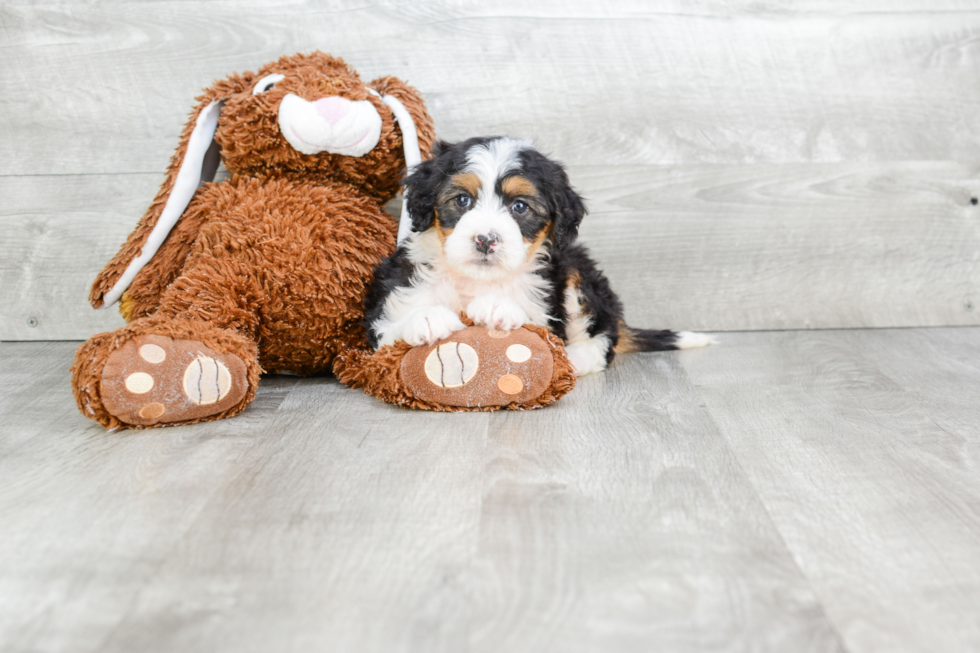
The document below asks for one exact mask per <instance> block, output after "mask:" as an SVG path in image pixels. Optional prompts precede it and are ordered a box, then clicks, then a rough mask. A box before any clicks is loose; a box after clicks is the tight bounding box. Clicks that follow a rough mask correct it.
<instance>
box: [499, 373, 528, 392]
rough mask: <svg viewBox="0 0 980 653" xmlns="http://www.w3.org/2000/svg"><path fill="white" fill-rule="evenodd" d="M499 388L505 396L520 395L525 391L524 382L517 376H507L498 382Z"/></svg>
mask: <svg viewBox="0 0 980 653" xmlns="http://www.w3.org/2000/svg"><path fill="white" fill-rule="evenodd" d="M497 387H498V388H500V391H501V392H503V393H504V394H505V395H519V394H520V393H521V391H522V390H523V389H524V382H523V381H521V377H519V376H517V375H516V374H505V375H503V376H502V377H500V379H498V380H497Z"/></svg>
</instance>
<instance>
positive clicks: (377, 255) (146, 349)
mask: <svg viewBox="0 0 980 653" xmlns="http://www.w3.org/2000/svg"><path fill="white" fill-rule="evenodd" d="M198 100H199V104H198V106H197V107H196V108H195V109H194V111H193V112H192V114H191V117H190V120H189V122H188V124H187V126H186V127H185V128H184V131H183V134H182V136H181V142H180V146H179V147H178V148H177V152H176V154H175V155H174V157H173V158H172V160H171V162H170V167H169V170H168V172H167V176H166V180H165V181H164V183H163V186H162V187H161V189H160V191H159V193H158V194H157V196H156V198H155V199H154V201H153V203H152V204H151V205H150V208H149V209H148V210H147V212H146V214H145V215H144V216H143V218H142V219H141V220H140V221H139V223H138V225H137V227H136V229H135V230H134V231H133V233H132V234H130V236H129V238H128V240H127V241H126V243H125V244H124V245H123V246H122V248H121V249H120V251H119V253H118V254H117V255H116V256H115V258H113V259H112V261H110V262H109V264H108V265H107V266H106V268H105V269H104V270H103V271H102V272H101V273H100V274H99V276H98V278H97V279H96V281H95V284H94V286H93V288H92V293H91V296H90V301H91V302H92V304H93V305H94V306H95V307H101V306H109V305H111V304H113V303H114V302H115V301H117V300H118V301H120V312H121V313H122V315H123V316H124V317H125V318H126V320H127V321H128V322H129V323H128V325H127V326H125V327H122V328H120V329H117V330H115V331H112V332H109V333H103V334H99V335H96V336H93V337H92V338H90V339H89V340H88V341H87V342H85V343H84V344H82V345H81V347H79V349H78V351H77V353H76V355H75V363H74V365H73V366H72V383H73V389H74V393H75V398H76V401H77V402H78V406H79V409H80V410H81V411H82V413H83V414H84V415H86V416H87V417H90V418H91V419H94V420H96V421H97V422H99V423H100V424H102V425H103V426H105V427H106V428H110V429H112V428H121V427H130V428H134V427H135V428H139V427H145V426H154V425H160V424H175V423H189V422H198V421H203V420H211V419H217V418H221V417H227V416H230V415H234V414H237V413H239V412H241V411H242V410H244V408H245V407H246V406H247V405H248V404H249V402H251V400H252V398H253V397H254V396H255V391H256V388H257V386H258V382H259V376H260V374H261V373H262V372H263V370H270V371H291V372H295V373H298V374H313V373H316V372H321V371H329V370H331V369H333V367H334V361H335V359H337V356H338V354H343V355H344V359H343V361H344V364H343V365H342V366H341V367H342V370H341V369H340V368H338V376H339V377H340V378H341V380H343V381H345V382H347V383H348V384H351V385H356V386H361V387H365V389H366V390H367V391H369V392H371V393H372V394H375V395H377V396H379V397H381V398H383V399H386V400H388V401H392V402H396V403H401V404H407V405H411V406H415V407H420V408H430V409H437V410H438V409H447V408H446V407H447V406H451V405H452V404H454V403H455V404H456V405H457V406H459V407H462V408H463V409H466V407H467V406H469V405H470V404H472V402H473V393H472V392H470V393H469V394H468V395H467V396H466V397H464V398H463V399H459V398H458V397H454V396H452V393H450V396H448V397H447V396H446V395H445V394H444V393H443V394H439V393H440V392H443V391H444V389H443V388H437V389H436V390H437V392H436V394H435V395H432V393H431V392H429V393H428V394H427V387H426V384H428V385H431V383H429V382H428V381H425V382H423V383H422V384H421V385H419V384H418V383H417V380H418V379H417V377H418V376H419V373H420V370H422V369H423V368H424V360H421V359H420V360H419V361H415V358H418V356H419V354H416V355H415V356H414V357H412V356H406V355H407V354H410V353H411V348H410V347H408V346H407V345H404V346H401V347H399V346H396V347H386V348H383V349H382V350H379V351H378V352H374V351H372V350H370V349H368V347H367V344H366V337H365V332H364V327H363V326H362V324H361V322H362V320H363V318H364V305H363V304H364V296H365V292H366V287H367V284H368V283H369V281H370V278H371V274H372V270H373V268H374V267H375V265H376V264H377V263H378V262H380V261H381V259H382V258H383V257H385V256H387V255H389V254H390V253H391V252H393V251H394V249H395V240H396V233H397V231H398V225H397V223H396V221H395V220H393V219H392V218H391V217H390V216H389V215H388V214H387V213H385V212H384V210H383V208H382V207H383V205H384V203H385V202H386V201H388V200H389V199H391V198H392V197H394V195H395V193H396V192H397V190H398V185H399V180H400V178H401V175H402V174H403V172H404V170H405V168H406V155H407V154H408V155H409V156H411V155H410V152H411V151H412V148H411V147H406V145H411V143H412V142H414V141H415V140H416V138H417V149H416V150H415V152H416V154H415V156H416V157H417V156H426V155H427V154H428V152H429V151H430V148H431V146H432V142H433V124H432V119H431V117H430V116H429V114H428V113H427V111H426V108H425V105H424V103H423V101H422V98H421V96H420V95H419V93H418V92H417V91H416V90H415V89H413V88H411V87H410V86H408V85H406V84H404V83H403V82H401V81H399V80H398V79H395V78H393V77H383V78H380V79H377V80H375V81H373V82H371V83H370V84H365V83H363V82H362V81H361V79H360V78H359V77H358V75H357V73H356V72H355V71H354V70H353V69H351V68H350V67H349V66H348V65H347V64H346V63H344V61H343V60H342V59H339V58H336V57H332V56H330V55H327V54H323V53H320V52H315V53H313V54H309V55H293V56H288V57H283V58H281V59H279V60H278V61H276V62H274V63H271V64H268V65H266V66H264V67H263V68H261V69H260V70H259V71H258V72H257V73H254V74H253V73H246V74H242V75H237V74H236V75H232V76H231V77H229V78H227V79H225V80H222V81H218V82H216V83H215V84H214V85H213V86H211V87H210V88H209V89H208V90H207V91H205V93H204V95H203V96H201V97H200V98H198ZM220 161H224V163H225V166H226V167H227V169H228V171H229V172H230V173H231V178H230V180H229V181H227V182H222V183H209V182H210V180H211V179H213V178H214V174H215V172H216V170H217V167H218V164H219V162H220ZM415 162H416V161H408V164H409V165H410V164H413V163H415ZM528 333H532V332H531V331H528ZM535 337H536V338H537V339H536V340H535V343H534V345H535V351H536V352H537V353H538V354H540V356H539V358H540V359H541V360H540V361H538V359H535V360H534V361H532V362H531V364H529V365H530V367H529V366H528V365H525V367H528V370H526V372H525V373H526V375H528V378H531V377H534V378H537V379H539V382H538V383H537V385H542V383H543V385H542V387H539V388H536V390H535V392H536V393H537V394H536V395H535V396H534V397H525V396H524V394H527V393H524V394H520V395H514V396H509V395H508V396H507V398H508V400H509V401H510V404H512V405H510V406H508V407H534V406H537V405H544V404H546V403H551V402H553V401H555V400H557V398H558V397H560V396H561V395H563V394H564V393H565V392H567V391H568V390H569V389H570V388H571V386H572V384H573V383H574V378H573V377H572V375H571V371H570V365H569V364H568V362H567V360H566V358H565V356H564V352H563V349H562V346H561V343H560V341H557V340H556V339H554V338H553V337H551V338H549V337H548V335H547V334H543V335H540V337H539V336H535ZM477 341H479V342H477ZM480 343H483V344H480ZM403 344H404V343H397V345H403ZM474 344H476V346H477V347H478V348H480V349H486V347H487V346H489V349H488V350H487V351H489V352H490V353H489V354H488V355H485V356H484V360H485V362H487V363H490V362H492V359H493V358H494V356H495V355H496V354H494V352H495V351H496V349H495V347H496V345H494V343H493V342H492V338H490V337H489V336H487V335H486V330H485V329H481V330H480V334H479V337H477V338H476V340H475V341H474ZM496 348H497V349H499V347H496ZM403 357H404V361H403ZM498 358H499V356H498ZM549 358H550V359H551V360H544V359H549ZM337 360H338V362H339V360H340V359H337ZM413 361H415V362H414V363H413ZM538 362H540V363H541V364H540V365H539V364H538ZM402 363H404V364H402ZM484 367H485V368H487V369H488V370H489V369H490V368H492V367H493V366H492V365H484ZM402 368H404V369H402ZM341 371H342V372H343V374H341V373H340V372H341ZM413 381H414V382H416V383H415V385H413ZM473 387H475V386H472V385H471V386H470V387H469V388H468V389H472V388H473ZM521 402H525V403H526V404H527V405H526V406H524V405H518V404H520V403H521ZM497 403H498V404H499V405H500V406H502V405H505V404H506V402H504V404H501V403H500V402H499V401H498V402H497ZM459 407H456V408H448V409H450V410H458V409H460V408H459ZM473 407H475V408H477V409H479V408H480V406H473ZM498 407H499V406H498Z"/></svg>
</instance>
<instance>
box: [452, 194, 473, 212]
mask: <svg viewBox="0 0 980 653" xmlns="http://www.w3.org/2000/svg"><path fill="white" fill-rule="evenodd" d="M472 201H473V198H472V197H470V196H469V195H457V196H456V206H458V207H459V208H461V209H465V208H468V207H469V205H470V203H471V202H472Z"/></svg>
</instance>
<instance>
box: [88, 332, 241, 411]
mask: <svg viewBox="0 0 980 653" xmlns="http://www.w3.org/2000/svg"><path fill="white" fill-rule="evenodd" d="M247 390H248V377H247V369H246V365H245V363H244V361H242V359H241V358H239V357H238V356H236V355H234V354H230V353H225V354H219V353H216V352H215V351H213V350H211V349H209V348H208V347H206V346H205V345H204V344H203V343H200V342H197V341H196V340H180V339H174V338H170V337H168V336H158V335H142V336H137V337H136V338H133V339H132V340H130V341H128V342H126V343H125V344H124V345H122V346H121V347H119V348H118V349H117V350H115V351H114V352H112V354H111V355H110V356H109V358H108V360H107V361H106V364H105V367H104V368H103V370H102V379H101V394H102V402H103V404H104V406H105V409H106V410H107V411H108V412H109V413H110V414H111V415H113V416H115V417H116V418H117V419H119V420H120V421H121V422H123V423H125V424H133V425H140V426H151V425H154V424H168V423H171V422H184V421H188V420H197V419H202V418H204V417H208V416H210V415H216V414H218V413H221V412H223V411H226V410H228V409H229V408H231V407H232V406H235V405H236V404H237V403H239V402H240V401H242V399H243V397H244V396H245V393H246V391H247Z"/></svg>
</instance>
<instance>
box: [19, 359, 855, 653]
mask: <svg viewBox="0 0 980 653" xmlns="http://www.w3.org/2000/svg"><path fill="white" fill-rule="evenodd" d="M72 346H73V345H72V343H57V344H46V343H17V344H3V345H0V362H2V365H0V370H3V371H2V372H0V380H2V383H3V385H2V386H0V388H2V389H3V394H2V395H0V401H2V402H3V403H2V404H0V409H3V410H4V411H5V412H4V413H3V414H4V416H5V418H6V420H7V423H8V424H11V425H12V427H13V428H12V429H11V430H6V429H5V430H4V431H2V435H0V450H2V451H12V452H13V455H10V454H8V455H5V456H4V457H3V458H2V460H0V471H2V472H3V478H4V482H3V483H2V484H0V523H2V524H3V529H4V532H5V537H4V538H0V607H2V608H3V609H2V610H0V644H2V645H3V648H4V649H5V650H33V651H42V650H43V651H61V650H72V651H133V650H141V651H209V652H210V651H226V650H227V651H269V650H276V651H310V650H327V651H347V650H357V651H391V650H417V651H452V652H456V651H474V652H478V651H487V652H490V651H500V650H512V651H543V652H547V651H594V650H617V651H648V650H658V649H660V648H663V647H667V648H669V649H670V650H677V651H717V650H760V651H783V650H800V651H839V650H841V649H840V647H839V645H838V642H837V640H836V637H835V635H834V633H833V628H832V626H831V624H830V623H829V622H828V620H827V618H826V615H825V614H824V613H823V610H822V608H821V606H820V604H819V602H818V601H817V600H816V597H815V595H814V594H813V592H812V591H811V590H810V588H809V581H808V580H807V579H806V578H804V577H803V576H802V575H801V574H800V573H799V570H798V569H797V568H796V567H795V564H794V563H793V561H792V558H791V557H790V556H789V553H788V552H787V550H786V548H785V546H784V544H783V543H782V541H781V539H780V538H779V536H778V534H777V533H776V532H775V529H774V528H773V525H772V523H771V522H770V521H769V519H768V516H767V514H766V511H765V508H764V507H763V506H762V505H761V504H760V503H759V501H758V499H757V498H756V497H755V493H754V491H753V490H752V488H751V486H750V485H749V484H748V483H747V482H746V479H745V477H744V475H743V474H742V472H741V470H740V469H739V468H738V465H737V464H736V461H735V459H734V457H733V456H732V454H731V452H730V451H729V450H728V449H727V446H726V445H725V443H724V441H723V439H722V438H721V436H720V434H719V432H718V430H717V429H716V427H714V425H713V424H712V422H711V419H710V418H709V417H708V415H707V413H706V412H705V411H704V409H703V407H700V406H699V405H698V404H699V401H698V399H697V397H696V390H695V389H694V388H693V387H691V386H690V385H689V383H687V382H686V381H685V374H684V372H683V370H682V368H681V367H680V365H679V363H678V359H677V354H664V355H662V356H660V357H645V358H644V357H634V358H633V359H632V360H624V362H623V364H622V365H619V366H617V367H616V368H615V369H614V371H612V372H610V374H609V375H607V376H605V377H604V376H595V377H593V378H592V379H590V380H587V381H586V382H584V383H583V384H582V385H581V386H580V388H579V389H577V390H576V391H575V392H576V393H578V394H577V395H576V396H577V399H576V400H575V401H571V402H565V401H564V400H563V402H562V403H561V404H559V405H558V406H555V407H554V408H549V409H547V410H543V411H540V412H534V413H514V414H493V415H490V414H459V415H442V414H431V413H424V412H409V411H405V410H401V409H396V408H393V407H390V406H385V405H382V404H380V403H379V402H377V401H376V400H373V399H371V398H369V397H366V396H364V395H362V394H359V393H356V392H354V391H351V390H348V389H346V388H343V387H342V386H340V385H339V384H338V383H336V381H334V380H332V379H329V378H326V377H323V378H313V379H302V380H301V379H293V378H283V377H271V378H266V379H265V380H264V382H263V386H262V387H261V389H260V392H259V395H258V398H257V400H256V403H255V404H254V405H253V406H251V407H250V408H249V409H248V410H247V411H246V412H245V413H244V414H243V415H242V416H240V417H238V418H234V419H230V420H225V421H222V422H216V423H206V424H199V425H194V426H192V427H176V428H166V429H157V430H150V431H143V432H139V433H126V432H120V433H118V434H105V433H102V432H101V430H100V429H99V427H98V426H97V425H94V424H91V423H89V422H86V421H85V420H84V419H83V418H82V417H81V416H80V415H77V414H70V412H69V411H70V410H72V409H73V407H72V406H71V404H70V396H69V393H68V389H67V382H66V379H65V378H64V371H63V370H64V367H65V366H66V365H67V362H68V359H69V358H70V355H71V351H72ZM37 360H40V361H41V362H40V363H37ZM35 366H40V368H41V369H42V370H50V371H46V372H43V373H38V374H33V375H32V370H34V369H35ZM644 384H649V385H644ZM18 386H19V387H23V388H24V391H25V393H32V394H34V395H37V394H43V393H39V392H38V391H39V390H40V389H41V388H51V391H50V392H47V393H46V395H45V396H46V399H45V403H44V404H43V405H27V406H24V405H22V404H21V403H20V402H19V401H18V398H19V397H20V396H22V395H17V396H13V395H10V394H8V389H10V388H13V387H18ZM571 397H572V395H570V396H569V399H571ZM8 402H9V403H8ZM17 434H21V437H16V436H17ZM8 442H9V443H10V444H9V446H7V445H8Z"/></svg>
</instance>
